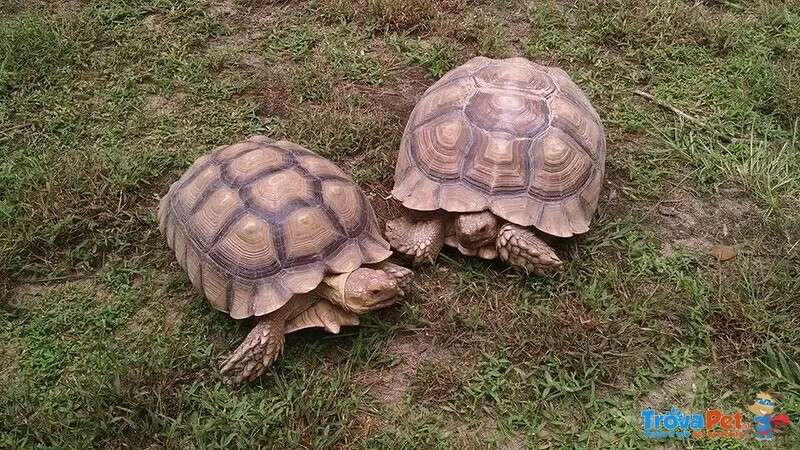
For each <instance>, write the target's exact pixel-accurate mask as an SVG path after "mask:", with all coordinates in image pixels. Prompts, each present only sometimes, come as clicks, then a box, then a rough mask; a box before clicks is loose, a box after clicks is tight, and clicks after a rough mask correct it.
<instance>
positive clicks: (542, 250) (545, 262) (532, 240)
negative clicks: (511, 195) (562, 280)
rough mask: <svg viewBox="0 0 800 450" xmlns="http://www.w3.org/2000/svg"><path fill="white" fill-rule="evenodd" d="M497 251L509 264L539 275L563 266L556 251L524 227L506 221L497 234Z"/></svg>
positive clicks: (551, 273)
mask: <svg viewBox="0 0 800 450" xmlns="http://www.w3.org/2000/svg"><path fill="white" fill-rule="evenodd" d="M495 243H496V245H497V252H498V253H499V254H500V257H501V258H502V259H503V260H504V261H506V262H507V263H508V264H510V265H511V266H513V267H515V268H518V269H524V270H526V271H530V272H533V273H535V274H536V275H540V276H549V275H554V274H555V273H557V272H560V271H562V270H563V268H564V263H563V262H561V260H560V259H558V255H556V252H555V251H553V249H552V248H550V246H549V245H547V243H545V242H544V241H543V240H541V239H539V237H538V236H536V234H535V233H534V232H533V231H531V230H529V229H527V228H524V227H521V226H519V225H514V224H512V223H506V224H504V225H503V226H502V227H501V228H500V232H499V233H498V234H497V241H496V242H495Z"/></svg>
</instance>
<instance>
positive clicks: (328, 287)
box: [314, 272, 352, 311]
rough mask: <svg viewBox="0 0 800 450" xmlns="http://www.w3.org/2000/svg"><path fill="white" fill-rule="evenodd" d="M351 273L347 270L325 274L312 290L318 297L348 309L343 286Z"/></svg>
mask: <svg viewBox="0 0 800 450" xmlns="http://www.w3.org/2000/svg"><path fill="white" fill-rule="evenodd" d="M351 273H352V272H347V273H340V274H338V275H328V276H326V277H325V278H323V279H322V283H320V284H319V286H317V289H316V290H315V291H314V292H316V294H317V295H319V296H320V297H323V298H325V299H327V300H329V301H330V302H331V303H333V304H334V305H339V306H341V307H342V308H344V309H345V310H347V311H350V308H349V307H348V305H347V296H346V295H345V290H344V287H345V284H346V283H347V278H348V277H349V276H350V274H351Z"/></svg>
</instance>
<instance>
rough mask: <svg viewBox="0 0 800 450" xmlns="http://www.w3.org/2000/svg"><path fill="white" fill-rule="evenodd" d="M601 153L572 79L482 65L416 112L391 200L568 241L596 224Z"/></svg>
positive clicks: (517, 65)
mask: <svg viewBox="0 0 800 450" xmlns="http://www.w3.org/2000/svg"><path fill="white" fill-rule="evenodd" d="M465 87H466V88H468V89H467V90H466V91H464V88H465ZM455 92H458V94H459V95H460V96H461V98H462V99H463V100H461V101H459V100H458V99H457V98H455V97H456V96H455V95H453V93H455ZM448 96H449V97H448ZM456 124H457V125H456ZM467 136H469V137H470V139H466V137H467ZM605 151H606V145H605V136H604V130H603V124H602V122H601V120H600V117H599V115H598V114H597V112H596V111H595V110H594V108H593V107H592V105H591V104H590V102H589V100H588V99H587V98H586V96H585V95H584V94H583V92H582V91H581V89H580V88H579V87H578V86H577V85H576V84H575V83H574V82H573V81H572V80H571V79H570V78H569V76H568V75H567V74H566V72H564V71H563V70H561V69H558V68H552V67H545V66H541V65H538V64H535V63H533V62H531V61H528V60H526V59H523V58H510V59H505V60H493V59H488V58H484V57H477V58H473V59H472V60H470V61H468V62H467V63H466V64H464V65H463V66H461V67H458V68H456V69H453V70H452V71H451V72H449V73H448V74H446V75H445V76H444V77H442V79H440V80H439V81H438V82H436V83H434V84H433V85H432V86H431V87H430V88H428V90H427V91H426V93H425V95H423V97H422V99H420V101H419V103H418V105H417V107H415V108H414V111H412V113H411V116H410V118H409V121H408V123H407V125H406V130H405V133H404V136H403V141H402V144H401V146H400V154H399V155H398V158H397V166H396V168H395V185H394V189H393V190H392V194H393V195H394V197H395V198H396V199H398V200H399V201H400V202H402V203H403V205H404V206H405V207H406V208H409V209H414V210H424V211H432V210H436V209H443V210H445V211H451V212H479V211H483V210H490V211H492V212H494V213H495V214H497V215H498V216H500V217H502V218H503V219H505V220H508V221H510V222H513V223H516V224H518V225H521V226H535V227H537V228H539V229H540V230H542V231H544V232H546V233H550V234H553V235H556V236H561V237H569V236H572V235H573V234H576V233H583V232H585V231H586V230H587V229H588V225H589V222H590V220H591V217H592V216H593V215H594V212H595V209H596V207H597V200H598V197H599V192H600V188H601V186H602V178H603V175H604V166H605Z"/></svg>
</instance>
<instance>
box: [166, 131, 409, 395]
mask: <svg viewBox="0 0 800 450" xmlns="http://www.w3.org/2000/svg"><path fill="white" fill-rule="evenodd" d="M158 220H159V227H160V230H161V233H162V234H163V235H164V236H166V239H167V244H168V245H169V247H170V248H171V249H172V250H174V252H175V256H176V257H177V260H178V263H179V264H180V266H181V267H182V268H183V269H184V270H185V271H186V272H187V273H188V275H189V279H190V280H191V283H192V285H193V286H194V287H195V288H196V289H197V290H198V291H200V292H201V293H203V294H205V297H206V298H207V299H208V301H209V302H210V303H211V305H212V306H213V307H214V308H216V309H218V310H220V311H222V312H225V313H228V314H229V315H230V316H231V317H233V318H234V319H245V318H248V317H255V318H256V319H257V323H256V325H255V327H254V328H253V330H252V331H251V332H250V333H249V334H248V336H247V337H246V338H245V340H244V342H243V343H242V344H241V345H240V346H239V347H238V348H237V349H236V350H235V351H234V352H233V353H232V354H231V355H230V357H229V358H228V359H227V361H226V362H225V363H224V364H223V366H222V368H221V374H222V377H223V380H224V381H225V382H226V383H228V384H232V385H237V384H240V383H242V382H245V381H251V380H253V379H255V378H257V377H258V376H260V375H261V374H262V373H263V372H264V370H265V369H266V368H267V367H268V366H269V365H270V364H272V362H273V361H274V360H275V359H276V358H277V357H278V356H279V355H280V354H281V353H282V351H283V344H284V334H286V333H290V332H292V331H296V330H301V329H304V328H309V327H322V328H324V329H325V330H327V331H329V332H331V333H338V332H339V330H340V328H341V327H342V326H344V325H357V324H358V314H359V313H363V312H366V311H370V310H374V309H378V308H382V307H385V306H389V305H391V304H393V303H394V302H396V301H397V300H398V299H400V298H401V297H403V295H404V292H403V289H404V288H405V287H406V286H407V284H408V283H409V281H410V278H411V276H412V272H411V271H410V270H409V269H406V268H404V267H401V266H398V265H395V264H391V263H388V262H387V261H386V259H387V258H388V257H389V255H390V254H391V250H390V248H389V243H388V242H387V241H386V240H385V239H384V238H383V236H382V235H381V234H380V228H379V226H378V222H377V219H376V216H375V212H374V211H373V209H372V206H371V205H370V203H369V201H368V200H367V198H366V196H365V195H364V193H363V191H362V190H361V189H360V188H359V187H358V185H356V184H355V183H354V182H353V181H352V180H351V179H350V178H349V177H348V176H347V175H345V173H344V172H342V170H341V169H339V168H338V167H337V166H336V165H334V164H333V163H332V162H330V161H328V160H327V159H324V158H323V157H321V156H319V155H317V154H315V153H313V152H312V151H310V150H308V149H305V148H303V147H301V146H299V145H296V144H293V143H291V142H287V141H275V140H273V139H270V138H267V137H264V136H254V137H250V138H248V139H246V140H244V141H242V142H239V143H236V144H233V145H228V146H221V147H218V148H216V149H215V150H214V151H213V152H212V153H211V154H210V155H206V156H202V157H200V158H199V159H198V160H197V161H195V163H194V164H193V165H192V166H191V167H190V168H189V170H188V171H187V172H186V173H185V174H184V175H183V177H182V178H180V179H179V180H178V181H177V182H175V183H173V184H172V185H171V186H170V188H169V192H168V193H167V194H166V195H165V196H164V197H163V198H162V199H161V201H160V203H159V208H158Z"/></svg>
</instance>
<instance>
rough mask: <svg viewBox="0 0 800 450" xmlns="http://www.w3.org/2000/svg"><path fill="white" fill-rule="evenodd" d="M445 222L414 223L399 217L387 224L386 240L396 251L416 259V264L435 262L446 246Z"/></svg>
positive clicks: (435, 220)
mask: <svg viewBox="0 0 800 450" xmlns="http://www.w3.org/2000/svg"><path fill="white" fill-rule="evenodd" d="M444 234H445V221H444V220H442V219H434V220H418V221H414V220H413V219H410V218H408V217H405V216H403V217H399V218H397V219H395V220H390V221H388V222H386V238H387V239H388V240H389V244H390V245H391V246H392V248H394V249H395V250H397V251H399V252H401V253H405V254H406V255H408V256H411V257H413V258H414V262H415V263H416V264H420V263H422V262H426V261H427V262H431V263H432V262H433V260H434V259H436V256H437V255H438V254H439V251H441V250H442V245H443V244H444Z"/></svg>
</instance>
